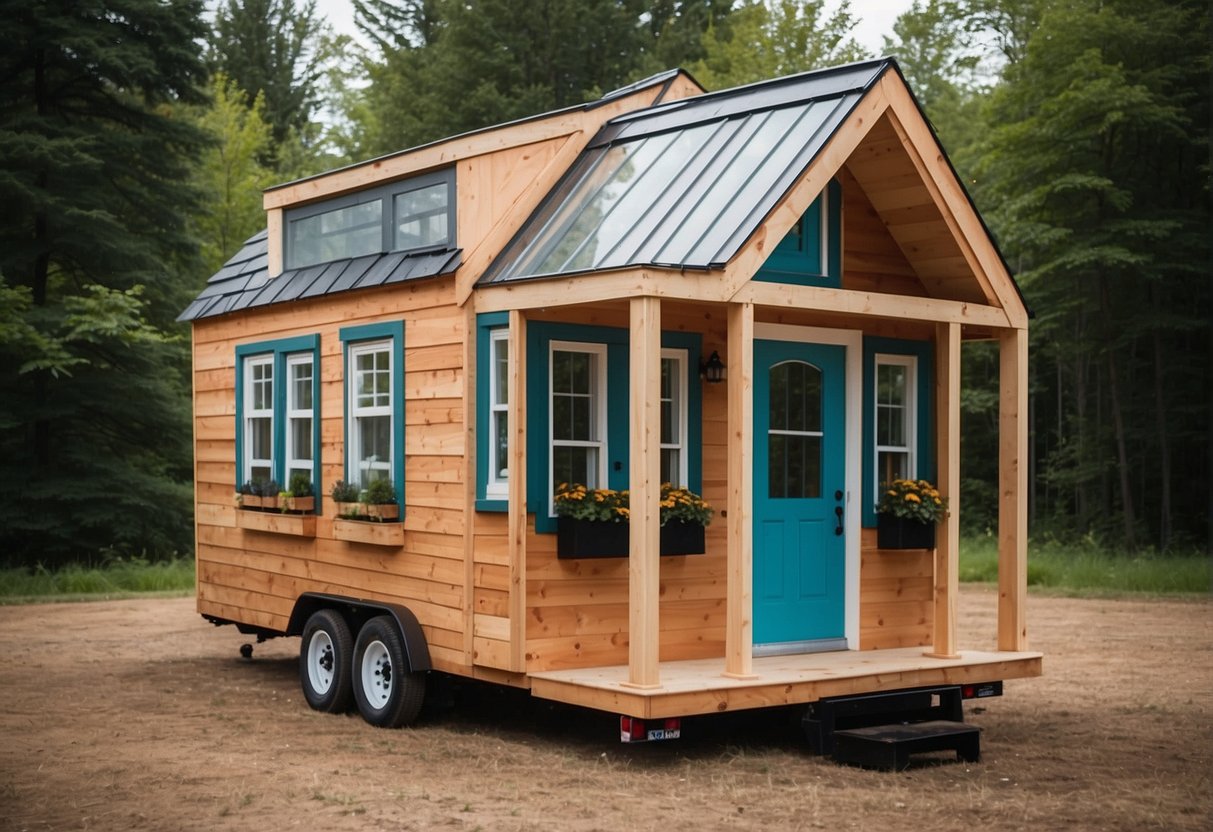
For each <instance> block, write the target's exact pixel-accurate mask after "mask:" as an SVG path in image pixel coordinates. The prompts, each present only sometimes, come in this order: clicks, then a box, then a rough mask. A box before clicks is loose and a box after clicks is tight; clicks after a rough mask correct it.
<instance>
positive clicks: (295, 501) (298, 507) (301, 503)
mask: <svg viewBox="0 0 1213 832" xmlns="http://www.w3.org/2000/svg"><path fill="white" fill-rule="evenodd" d="M278 507H279V508H280V509H281V510H282V512H283V513H286V512H288V511H312V510H313V509H315V507H316V498H315V497H313V496H312V480H311V477H309V476H308V475H307V474H305V473H303V472H302V471H297V472H295V473H294V474H292V475H291V487H290V488H288V489H287V490H285V491H279V492H278Z"/></svg>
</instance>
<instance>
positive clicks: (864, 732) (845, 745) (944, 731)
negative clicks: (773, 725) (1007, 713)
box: [834, 719, 981, 771]
mask: <svg viewBox="0 0 1213 832" xmlns="http://www.w3.org/2000/svg"><path fill="white" fill-rule="evenodd" d="M930 751H955V752H956V758H957V759H958V760H967V761H969V762H974V763H975V762H977V761H978V760H980V759H981V729H980V728H978V727H977V726H975V725H965V724H964V723H963V722H950V721H947V720H942V719H938V720H931V721H929V722H911V723H908V724H898V725H872V726H869V727H867V728H849V729H843V730H839V731H835V732H834V759H835V760H838V761H839V762H841V763H850V764H851V765H857V766H863V767H865V768H879V769H892V770H893V771H902V770H903V769H905V768H907V767H908V766H909V765H910V755H911V754H925V753H927V752H930Z"/></svg>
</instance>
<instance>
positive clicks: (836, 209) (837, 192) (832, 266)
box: [825, 179, 842, 289]
mask: <svg viewBox="0 0 1213 832" xmlns="http://www.w3.org/2000/svg"><path fill="white" fill-rule="evenodd" d="M826 193H827V195H828V196H829V199H828V200H827V202H826V210H827V212H828V213H829V217H828V221H827V223H826V238H827V240H828V241H829V245H828V246H827V248H826V278H827V281H826V284H825V285H826V286H829V287H831V288H833V289H837V288H840V287H841V286H842V184H841V183H839V181H838V180H837V179H831V180H830V184H829V185H827V186H826Z"/></svg>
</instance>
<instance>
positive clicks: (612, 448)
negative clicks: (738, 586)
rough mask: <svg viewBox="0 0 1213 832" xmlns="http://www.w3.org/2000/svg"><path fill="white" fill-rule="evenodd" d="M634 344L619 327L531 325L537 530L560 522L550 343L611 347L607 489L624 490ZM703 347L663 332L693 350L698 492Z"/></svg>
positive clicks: (531, 485)
mask: <svg viewBox="0 0 1213 832" xmlns="http://www.w3.org/2000/svg"><path fill="white" fill-rule="evenodd" d="M629 340H630V338H629V333H628V330H627V329H623V328H618V327H605V326H583V325H581V324H565V323H547V322H540V321H536V322H532V323H531V324H530V325H529V326H528V327H527V366H526V374H527V377H526V389H527V395H526V403H527V511H529V512H532V513H534V515H535V531H537V532H554V531H556V518H554V517H552V516H550V515H549V514H548V497H549V496H550V495H549V494H548V493H547V492H548V485H549V483H548V469H549V467H550V461H551V460H550V453H551V448H550V447H549V445H548V432H549V424H550V421H549V418H550V417H549V413H548V407H549V399H548V394H549V392H550V391H549V390H548V377H549V373H548V363H549V345H550V344H551V342H552V341H576V342H582V343H586V344H605V345H606V350H607V371H606V377H607V389H606V393H605V395H606V405H607V431H606V451H605V453H606V462H607V487H608V488H614V489H624V488H627V487H628V484H629V447H630V436H629V434H630V420H629V418H628V402H629V399H630V397H631V392H630V391H631V385H630V384H629V380H628V379H629V372H628V368H629ZM702 343H703V338H702V336H700V335H699V334H698V333H692V332H662V333H661V346H662V348H663V349H683V350H686V352H687V487H688V488H690V489H691V490H692V491H695V492H697V493H700V492H702V489H703V390H702V386H701V385H702V382H701V381H700V378H699V361H700V355H701V353H702ZM478 386H479V385H478ZM478 401H480V400H479V399H478ZM479 410H480V408H479V406H477V411H479ZM478 418H479V413H478Z"/></svg>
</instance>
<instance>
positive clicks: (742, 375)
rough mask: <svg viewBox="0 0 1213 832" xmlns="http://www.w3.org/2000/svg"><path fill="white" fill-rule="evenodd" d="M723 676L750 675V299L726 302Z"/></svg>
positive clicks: (751, 543) (752, 584) (752, 670)
mask: <svg viewBox="0 0 1213 832" xmlns="http://www.w3.org/2000/svg"><path fill="white" fill-rule="evenodd" d="M728 337H729V348H728V354H729V363H728V365H727V366H728V385H729V391H728V393H729V405H728V414H729V416H728V478H729V496H728V506H727V510H728V517H727V520H728V548H727V560H726V564H727V565H726V570H725V572H726V575H727V576H728V577H727V590H726V596H725V597H726V614H725V636H724V638H725V642H724V643H725V653H724V656H725V658H724V675H726V676H732V677H735V678H753V676H754V578H753V576H754V570H753V555H754V552H753V545H754V519H753V518H754V514H753V512H754V304H752V303H736V304H731V305H730V306H729V332H728Z"/></svg>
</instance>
